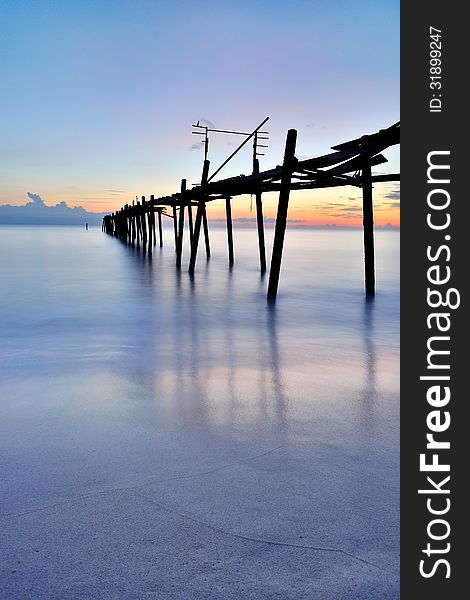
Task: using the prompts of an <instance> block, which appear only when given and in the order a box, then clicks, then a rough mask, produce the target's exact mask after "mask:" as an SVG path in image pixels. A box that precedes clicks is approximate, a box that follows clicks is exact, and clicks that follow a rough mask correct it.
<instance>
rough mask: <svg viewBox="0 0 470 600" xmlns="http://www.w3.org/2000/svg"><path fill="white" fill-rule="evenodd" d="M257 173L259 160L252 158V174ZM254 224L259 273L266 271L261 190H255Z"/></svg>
mask: <svg viewBox="0 0 470 600" xmlns="http://www.w3.org/2000/svg"><path fill="white" fill-rule="evenodd" d="M258 173H259V160H258V159H257V158H254V159H253V175H258ZM255 197H256V224H257V227H258V248H259V266H260V268H261V273H263V274H264V273H266V246H265V241H264V217H263V201H262V199H261V190H257V192H256V196H255Z"/></svg>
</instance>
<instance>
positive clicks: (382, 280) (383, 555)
mask: <svg viewBox="0 0 470 600" xmlns="http://www.w3.org/2000/svg"><path fill="white" fill-rule="evenodd" d="M165 236H166V237H165V247H164V248H163V251H160V249H159V248H156V251H155V253H154V255H153V257H152V259H151V260H150V259H149V258H148V257H145V258H143V257H142V255H140V254H138V253H137V252H136V251H135V250H133V249H131V248H128V247H126V246H124V245H123V244H122V243H121V242H119V241H118V240H116V239H113V238H111V237H109V236H106V235H105V234H103V233H101V231H99V230H98V229H91V230H89V231H85V230H82V229H77V228H73V227H68V228H65V227H64V228H58V227H51V228H47V227H38V228H28V227H16V228H14V227H3V228H0V276H1V282H2V285H1V292H0V293H1V296H0V298H1V299H0V304H1V315H2V317H1V326H0V356H1V364H0V375H1V383H0V398H1V400H0V466H1V472H2V476H1V478H0V479H1V482H0V486H1V510H0V512H1V513H2V529H3V530H4V531H6V536H4V537H3V538H2V539H3V542H2V543H3V544H6V546H5V555H6V559H5V561H4V562H3V566H2V569H3V572H2V580H3V583H2V586H3V587H2V588H1V589H2V591H3V593H2V594H0V596H1V597H2V598H16V597H27V598H56V597H57V598H61V599H63V598H85V597H86V598H108V597H109V598H113V599H115V598H150V597H151V598H154V597H155V598H159V599H162V598H184V599H186V598H193V597H194V598H198V599H199V598H211V599H212V598H232V595H231V594H233V597H234V598H235V597H238V598H252V597H253V598H281V599H283V600H285V599H288V598H289V599H290V598H295V599H296V600H297V599H299V598H309V599H310V598H313V599H315V598H318V599H319V600H328V598H331V599H333V600H335V599H340V598H341V599H342V598H345V599H351V600H358V599H359V598H360V599H361V600H365V599H367V598H373V599H374V600H376V599H377V598H378V597H381V598H382V597H383V598H387V599H388V598H390V599H393V598H398V573H397V572H398V527H399V516H398V502H399V500H398V498H399V489H398V465H399V450H398V443H399V430H398V418H399V401H398V393H399V390H398V381H399V372H398V368H399V365H398V359H399V324H398V322H399V253H398V250H399V236H398V234H397V233H394V232H378V233H377V235H376V245H377V288H378V293H377V297H376V300H375V301H374V302H373V303H366V302H365V300H364V295H363V259H362V236H361V233H360V232H329V231H318V230H306V231H303V230H302V231H300V230H296V229H290V230H288V232H287V237H286V250H285V255H284V259H283V266H282V272H281V281H280V292H279V297H278V302H277V305H276V307H275V308H274V309H272V308H271V309H270V308H268V306H267V305H266V301H265V290H266V285H267V281H266V280H263V279H262V278H261V277H260V273H259V268H258V260H257V241H256V234H255V231H254V230H240V229H238V230H235V267H234V269H233V270H232V271H230V270H229V268H228V265H227V251H226V238H225V234H224V231H223V230H221V229H216V228H213V229H212V231H211V242H212V253H213V257H212V258H211V260H210V261H209V262H206V260H205V257H204V254H203V251H202V246H201V251H200V254H199V258H198V263H197V267H196V275H195V278H194V281H191V280H190V279H189V277H188V274H187V272H186V267H187V261H188V251H187V247H186V248H185V256H184V258H183V265H184V268H183V270H182V272H181V274H180V275H178V274H177V273H176V270H175V268H174V251H173V248H172V245H171V240H172V231H171V229H167V230H166V231H165ZM267 247H268V248H270V247H271V233H268V240H267ZM123 523H125V524H126V525H125V527H124V526H123ZM293 590H295V592H294V591H293ZM152 594H155V595H152Z"/></svg>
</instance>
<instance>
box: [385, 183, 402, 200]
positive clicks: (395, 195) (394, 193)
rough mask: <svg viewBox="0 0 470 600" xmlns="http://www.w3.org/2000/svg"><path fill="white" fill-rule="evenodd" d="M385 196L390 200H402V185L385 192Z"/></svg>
mask: <svg viewBox="0 0 470 600" xmlns="http://www.w3.org/2000/svg"><path fill="white" fill-rule="evenodd" d="M383 197H384V198H387V199H388V200H400V186H396V187H395V188H394V189H392V190H390V191H389V192H387V193H386V194H384V196H383Z"/></svg>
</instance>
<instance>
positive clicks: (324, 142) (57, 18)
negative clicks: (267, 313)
mask: <svg viewBox="0 0 470 600" xmlns="http://www.w3.org/2000/svg"><path fill="white" fill-rule="evenodd" d="M0 22H1V23H2V36H1V38H0V84H1V89H2V90H3V92H2V94H1V97H0V181H1V184H0V186H1V187H0V204H11V205H20V204H24V203H25V202H27V201H28V197H27V192H28V191H29V192H30V193H33V194H38V195H40V196H41V197H42V198H43V199H44V201H45V202H46V204H50V205H55V204H57V203H59V202H64V201H65V202H66V203H67V205H68V206H71V207H73V206H83V207H84V208H86V209H87V210H89V211H96V212H103V211H104V212H107V211H109V212H111V211H113V210H116V209H117V208H119V207H120V206H122V205H123V204H125V203H128V202H130V201H131V200H132V198H134V197H135V196H136V195H137V196H142V195H145V196H148V195H150V194H154V195H155V196H157V197H158V196H161V195H165V194H171V193H173V192H176V191H179V188H180V181H181V178H183V177H184V178H186V179H187V180H188V183H189V184H192V183H198V182H199V180H200V174H201V165H202V160H203V151H202V148H200V147H199V146H198V145H197V142H198V138H197V137H196V136H194V135H192V134H191V131H192V128H191V124H192V123H196V122H197V121H198V120H200V121H202V122H207V123H210V124H213V125H215V127H216V128H220V129H235V130H241V131H251V130H252V129H253V128H254V127H256V126H257V125H258V123H260V122H261V121H262V120H263V119H264V118H265V117H266V116H269V117H270V120H269V121H268V123H267V125H266V128H267V129H268V130H269V132H270V139H269V142H268V144H269V147H268V148H267V149H266V155H265V156H264V157H260V162H261V169H262V170H263V169H268V168H271V167H274V166H275V165H277V164H280V163H281V162H282V155H283V148H284V142H285V135H286V132H287V130H288V129H289V128H295V129H297V130H298V142H297V151H296V155H297V157H298V158H301V159H302V158H308V157H313V156H317V155H321V154H326V153H328V151H329V149H330V147H331V146H333V145H335V144H337V143H340V142H343V141H346V140H349V139H352V138H355V137H357V136H360V135H363V134H365V133H373V132H375V131H377V130H378V129H381V128H384V127H387V126H389V125H391V124H393V123H394V122H396V121H398V120H399V1H398V0H357V1H351V0H349V1H343V0H330V1H329V2H325V1H324V0H305V1H304V0H292V1H290V2H279V1H277V0H250V1H247V0H237V1H235V0H231V1H230V2H227V1H225V0H207V1H204V0H201V1H195V0H173V2H168V1H167V0H152V1H151V0H112V1H108V0H94V1H88V0H75V1H74V2H67V1H64V0H61V1H52V0H51V1H46V0H34V1H25V0H3V1H2V2H1V3H0ZM240 141H241V138H237V137H236V136H227V135H222V134H212V136H211V138H210V149H209V159H210V160H211V171H212V172H213V171H214V170H215V168H216V167H218V166H219V165H220V164H221V163H222V161H223V160H224V159H225V158H226V157H227V156H228V155H229V154H230V153H231V152H232V151H233V150H234V148H235V146H236V145H237V144H238V143H239V142H240ZM385 155H386V157H387V158H388V159H389V163H388V164H385V165H380V166H379V167H377V168H376V169H375V172H376V173H386V172H399V150H398V147H395V148H393V149H390V150H388V151H386V152H385ZM250 171H251V153H250V149H249V148H247V149H246V151H244V152H241V153H240V155H239V156H238V157H237V159H236V160H234V161H232V162H231V163H230V164H229V165H228V166H227V167H226V168H224V170H222V171H221V173H220V176H221V177H224V176H231V175H238V174H240V173H246V174H247V173H249V172H250ZM374 200H375V208H376V211H375V217H376V218H375V220H376V224H377V226H379V227H382V226H388V225H389V224H391V225H392V226H397V225H398V223H399V185H398V184H395V183H394V184H377V185H376V186H375V190H374ZM276 201H277V197H276V195H274V194H269V195H267V196H266V200H265V213H266V216H267V217H274V216H275V212H276ZM360 207H361V190H360V189H357V188H352V187H345V188H339V189H338V188H336V189H332V190H317V191H305V192H301V193H293V194H292V197H291V204H290V209H289V217H290V218H291V219H292V220H293V221H299V222H300V221H301V222H305V223H306V224H314V225H339V226H359V225H360V224H361V209H360ZM233 211H234V216H235V217H236V218H237V217H238V218H251V217H253V216H254V215H253V212H252V206H251V199H250V198H249V197H242V198H237V199H236V200H234V202H233ZM223 214H224V203H223V202H220V203H212V204H211V206H210V209H209V217H210V218H213V219H217V218H222V217H223Z"/></svg>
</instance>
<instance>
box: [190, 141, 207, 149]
mask: <svg viewBox="0 0 470 600" xmlns="http://www.w3.org/2000/svg"><path fill="white" fill-rule="evenodd" d="M200 148H204V142H196V143H195V144H192V145H191V146H189V148H188V149H189V150H199V149H200Z"/></svg>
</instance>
